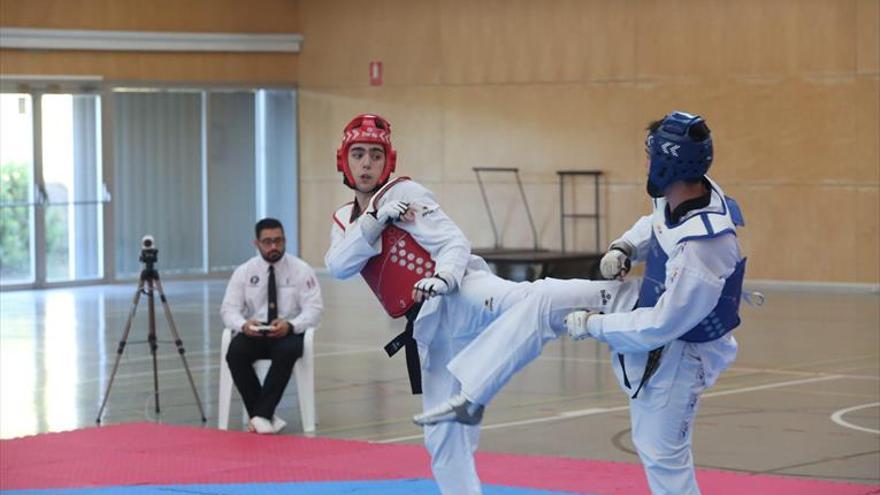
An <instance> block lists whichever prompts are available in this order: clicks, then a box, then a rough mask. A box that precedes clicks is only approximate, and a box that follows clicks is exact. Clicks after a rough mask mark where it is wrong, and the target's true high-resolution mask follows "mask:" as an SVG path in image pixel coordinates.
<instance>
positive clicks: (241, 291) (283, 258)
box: [220, 218, 324, 434]
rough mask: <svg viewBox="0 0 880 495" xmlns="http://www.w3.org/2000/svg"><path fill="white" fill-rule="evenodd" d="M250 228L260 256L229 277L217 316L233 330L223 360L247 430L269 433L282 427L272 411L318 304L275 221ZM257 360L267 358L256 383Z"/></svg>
mask: <svg viewBox="0 0 880 495" xmlns="http://www.w3.org/2000/svg"><path fill="white" fill-rule="evenodd" d="M255 230H256V239H254V246H255V247H256V248H257V250H258V251H259V253H260V254H259V255H258V256H254V257H253V258H251V259H249V260H248V261H247V262H245V263H244V264H242V265H241V266H239V267H238V268H236V269H235V272H233V273H232V278H231V279H230V280H229V285H228V286H227V287H226V295H225V296H224V297H223V304H222V306H221V308H220V315H221V316H222V317H223V323H224V324H225V325H226V327H227V328H231V329H232V330H233V331H234V332H235V336H234V337H233V338H232V341H231V342H230V343H229V350H228V351H227V353H226V362H227V363H228V364H229V371H230V372H231V373H232V381H233V382H235V386H236V388H238V392H239V393H240V394H241V399H242V401H243V402H244V406H245V409H247V412H248V416H249V417H250V422H249V425H248V428H249V429H250V430H251V431H254V432H256V433H260V434H267V433H269V434H271V433H278V432H279V431H281V429H282V428H284V426H285V422H284V420H283V419H281V418H279V417H278V416H276V415H275V408H276V407H277V406H278V403H279V402H280V401H281V396H282V395H283V394H284V389H285V387H287V382H288V381H290V375H291V373H292V371H293V365H294V363H296V360H297V359H299V358H300V357H302V354H303V335H304V333H305V331H306V329H307V328H312V327H316V326H318V324H319V323H320V321H321V315H322V314H323V312H324V305H323V302H322V301H321V288H320V286H319V285H318V279H317V278H316V277H315V271H314V270H312V267H310V266H309V265H308V264H307V263H306V262H305V261H303V260H301V259H299V258H297V257H296V256H294V255H292V254H290V253H286V252H285V251H284V247H285V237H284V228H283V227H282V225H281V222H279V221H278V220H276V219H274V218H264V219H262V220H260V221H259V222H257V225H256V227H255ZM258 359H271V360H272V365H271V366H270V367H269V373H268V374H267V375H266V380H265V382H264V383H262V384H260V381H259V379H258V378H257V374H256V373H255V372H254V368H253V363H254V361H256V360H258Z"/></svg>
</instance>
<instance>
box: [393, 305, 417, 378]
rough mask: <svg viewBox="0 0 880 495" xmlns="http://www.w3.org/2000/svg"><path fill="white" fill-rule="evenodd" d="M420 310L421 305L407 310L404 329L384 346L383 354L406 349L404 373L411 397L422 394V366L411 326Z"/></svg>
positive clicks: (395, 352)
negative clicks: (407, 376) (405, 373)
mask: <svg viewBox="0 0 880 495" xmlns="http://www.w3.org/2000/svg"><path fill="white" fill-rule="evenodd" d="M420 309H422V305H421V303H419V304H415V305H413V307H411V308H409V311H407V312H406V315H405V316H406V329H405V330H404V331H403V332H401V334H400V335H398V336H397V337H394V338H393V339H391V342H388V343H387V344H385V352H386V353H387V354H388V357H391V356H393V355H395V354H397V351H399V350H400V349H401V348H402V347H405V348H406V372H407V373H408V374H409V387H410V389H411V390H412V393H413V395H418V394H420V393H422V365H421V362H420V361H419V348H418V345H416V339H414V338H413V325H414V323H415V321H416V316H418V315H419V310H420Z"/></svg>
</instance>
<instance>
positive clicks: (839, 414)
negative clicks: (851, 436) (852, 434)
mask: <svg viewBox="0 0 880 495" xmlns="http://www.w3.org/2000/svg"><path fill="white" fill-rule="evenodd" d="M878 406H880V402H872V403H870V404H862V405H859V406H853V407H847V408H846V409H841V410H839V411H835V412H834V414H832V415H831V421H834V422H835V423H837V424H839V425H840V426H843V427H844V428H852V429H853V430H858V431H864V432H868V433H875V434H877V435H880V430H875V429H873V428H866V427H864V426H859V425H854V424H852V423H850V422H849V421H846V420H844V419H843V415H844V414H846V413H850V412H853V411H858V410H860V409H868V408H869V407H878Z"/></svg>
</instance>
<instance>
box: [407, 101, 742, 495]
mask: <svg viewBox="0 0 880 495" xmlns="http://www.w3.org/2000/svg"><path fill="white" fill-rule="evenodd" d="M647 151H648V155H649V159H650V163H649V171H648V191H649V194H650V195H651V196H652V197H654V198H655V199H654V213H653V214H652V215H649V216H646V217H643V218H641V219H640V220H639V221H638V222H636V224H635V225H634V226H633V228H631V229H630V230H629V231H627V232H626V233H625V234H624V235H623V236H622V237H621V238H619V239H617V240H615V241H614V242H613V243H612V244H611V247H610V249H609V252H608V253H607V254H606V255H605V256H604V257H603V258H602V261H601V266H600V268H601V271H602V274H603V276H605V277H606V278H622V277H623V276H624V275H625V274H626V273H627V272H628V271H629V269H630V263H631V262H633V261H646V262H647V268H646V272H645V277H644V281H643V282H642V284H641V287H640V291H639V294H638V298H637V299H638V304H637V306H638V308H637V309H634V310H633V311H628V312H621V313H616V314H602V313H601V312H599V311H595V310H579V311H574V312H572V313H570V314H567V315H566V316H564V317H559V316H558V314H559V310H560V309H562V308H565V307H569V306H570V305H571V303H572V299H573V296H572V295H571V294H569V293H567V292H566V291H565V290H554V291H545V290H535V291H532V292H531V293H530V294H529V295H528V297H527V298H525V299H524V300H522V301H520V302H518V303H517V304H516V306H515V307H513V308H511V309H510V310H508V311H507V312H505V314H504V315H502V316H501V317H499V318H498V319H496V320H495V321H494V322H493V323H492V325H490V327H489V328H487V329H486V330H485V331H484V333H483V334H482V335H481V336H480V337H479V338H478V339H476V340H475V341H474V342H473V343H472V344H471V345H469V346H468V347H467V348H465V349H464V350H463V351H462V352H460V353H459V354H458V355H457V356H456V357H455V359H453V360H452V361H451V362H450V364H449V369H450V371H451V372H452V374H453V375H454V376H455V377H456V378H458V379H459V380H460V381H461V383H462V393H461V394H460V395H459V396H457V397H454V398H453V399H451V400H450V401H448V402H447V404H445V405H443V406H441V407H438V408H436V409H435V410H433V411H429V412H428V413H427V414H422V415H419V416H416V418H415V419H416V421H417V422H420V423H423V424H432V423H434V422H438V421H469V418H468V415H467V411H470V410H473V409H474V407H475V406H484V405H486V404H487V403H488V402H489V401H490V400H491V399H492V397H494V395H495V394H497V393H498V391H500V389H501V388H502V387H503V386H504V384H505V383H507V381H508V380H509V379H510V378H511V377H512V375H513V373H515V372H516V370H518V369H520V368H522V367H523V366H525V364H527V363H528V362H529V361H530V360H531V359H534V357H536V356H537V353H535V352H532V353H528V352H523V351H519V350H518V346H516V345H514V346H512V347H511V346H509V345H508V346H507V347H504V345H505V344H504V343H505V342H508V341H511V340H513V341H514V342H520V341H522V342H528V341H529V340H530V339H531V340H534V339H535V338H537V337H535V336H538V335H543V334H546V333H547V332H548V330H549V329H552V330H554V331H557V332H558V328H559V326H565V327H566V328H567V329H568V332H569V334H570V335H571V337H572V338H574V339H575V340H579V339H583V338H586V337H588V336H589V337H594V338H596V339H597V340H599V341H600V342H606V343H608V344H609V346H610V347H611V350H612V351H613V353H614V354H615V357H614V359H612V365H613V367H614V371H615V374H616V375H617V376H618V379H619V381H620V383H621V387H622V388H623V389H624V391H626V392H627V395H629V396H630V417H631V421H632V437H633V442H634V444H635V446H636V449H637V450H638V452H639V456H640V457H641V459H642V462H643V464H644V466H645V471H646V473H647V477H648V483H649V485H650V487H651V491H652V492H653V493H654V494H655V495H660V494H668V495H694V494H699V488H698V487H697V483H696V479H695V477H694V467H693V458H692V455H691V426H692V424H693V420H694V417H695V415H696V412H697V409H698V407H699V398H700V395H701V394H702V392H703V391H704V390H705V389H707V388H708V387H710V386H712V385H713V384H714V383H715V380H716V379H717V378H718V376H719V375H720V373H721V372H722V371H724V370H725V369H726V368H727V367H728V366H730V364H731V363H732V362H733V360H734V358H735V357H736V351H737V344H736V340H735V339H734V338H733V336H732V335H731V334H730V333H729V332H730V331H731V330H733V329H734V328H736V327H737V326H738V325H739V322H740V319H739V314H738V311H739V302H740V297H741V294H742V282H743V276H744V271H745V260H744V259H743V258H742V257H741V255H740V249H739V244H738V242H737V238H736V226H738V225H743V218H742V213H741V212H740V209H739V206H738V205H737V204H736V202H735V201H734V200H733V199H731V198H729V197H727V196H725V195H724V192H723V191H722V190H721V188H720V187H719V186H718V185H717V184H716V183H715V182H713V181H711V180H710V179H709V178H708V177H706V176H705V174H706V172H707V171H708V169H709V166H710V164H711V163H712V139H711V136H710V133H709V128H708V127H707V126H706V124H705V121H704V120H703V119H702V118H701V117H698V116H694V115H690V114H686V113H683V112H673V113H671V114H669V115H667V116H666V117H665V118H664V119H662V120H659V121H656V122H654V123H652V124H651V125H650V126H649V128H648V137H647ZM627 283H630V282H627ZM632 283H637V281H633V282H632ZM553 284H554V285H559V286H561V288H562V289H564V288H565V287H566V286H567V287H570V288H571V289H572V290H577V289H576V284H577V281H556V282H554V283H553ZM569 292H570V291H569ZM619 295H628V296H630V299H629V301H631V302H633V303H635V300H633V299H632V298H631V296H632V294H631V293H628V292H626V291H620V294H619ZM619 307H625V306H619ZM624 311H625V310H624ZM606 313H607V311H606ZM548 314H549V315H550V316H551V317H550V318H549V319H548V318H547V317H546V315H548ZM553 315H557V316H556V317H554V316H553ZM527 321H531V323H532V328H531V334H532V337H529V331H528V330H527V329H524V327H523V322H527ZM523 349H527V347H526V346H524V347H523Z"/></svg>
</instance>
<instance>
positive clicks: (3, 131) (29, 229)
mask: <svg viewBox="0 0 880 495" xmlns="http://www.w3.org/2000/svg"><path fill="white" fill-rule="evenodd" d="M33 131H34V113H33V99H32V98H31V95H29V94H23V93H3V94H0V284H2V285H4V286H6V285H25V286H27V285H33V284H34V282H35V281H36V263H35V259H34V258H35V244H36V242H35V238H34V237H35V236H34V234H35V222H36V218H35V214H36V211H35V210H36V204H37V199H38V198H37V190H36V188H35V187H34V185H35V183H36V180H35V177H34V134H33Z"/></svg>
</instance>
